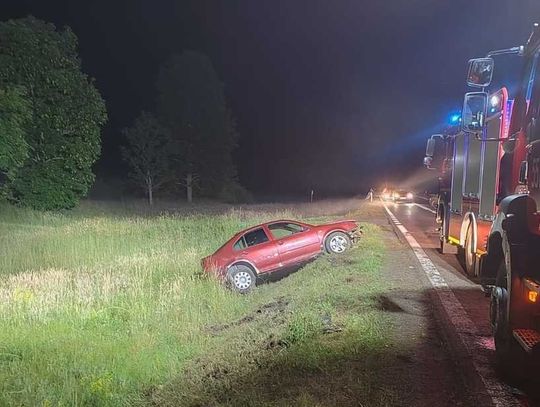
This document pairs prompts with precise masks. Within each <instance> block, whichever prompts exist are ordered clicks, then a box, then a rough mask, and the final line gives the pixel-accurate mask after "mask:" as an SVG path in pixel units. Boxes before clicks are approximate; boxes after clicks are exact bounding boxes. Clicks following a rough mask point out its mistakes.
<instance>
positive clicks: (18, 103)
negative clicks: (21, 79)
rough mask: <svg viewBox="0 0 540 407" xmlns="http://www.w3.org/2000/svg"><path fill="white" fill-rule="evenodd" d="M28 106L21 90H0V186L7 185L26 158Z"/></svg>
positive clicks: (29, 115) (29, 112) (29, 116)
mask: <svg viewBox="0 0 540 407" xmlns="http://www.w3.org/2000/svg"><path fill="white" fill-rule="evenodd" d="M30 118H31V110H30V105H29V103H28V101H27V99H26V98H25V95H24V91H23V89H21V88H6V89H0V186H1V187H2V191H0V192H3V193H5V192H6V191H5V188H4V186H6V185H9V182H10V181H12V180H13V178H14V177H15V174H16V172H17V170H18V169H19V168H20V167H21V166H22V165H23V164H24V161H25V160H26V158H27V157H28V144H27V143H26V140H25V129H26V126H27V123H28V121H29V120H30Z"/></svg>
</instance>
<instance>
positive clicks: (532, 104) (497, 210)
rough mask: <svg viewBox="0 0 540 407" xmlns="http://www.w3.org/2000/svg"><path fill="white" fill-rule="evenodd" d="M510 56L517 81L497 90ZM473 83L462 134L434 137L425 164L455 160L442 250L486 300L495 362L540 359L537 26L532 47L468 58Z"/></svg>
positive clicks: (442, 202) (442, 205) (441, 214)
mask: <svg viewBox="0 0 540 407" xmlns="http://www.w3.org/2000/svg"><path fill="white" fill-rule="evenodd" d="M508 55H513V56H514V57H513V58H515V60H517V61H519V62H518V63H519V64H520V65H521V74H520V76H519V77H518V78H513V79H512V80H510V81H508V82H507V83H508V84H509V85H508V88H507V87H500V88H495V89H491V87H493V86H491V87H490V85H491V83H492V81H493V72H494V70H495V65H496V61H498V60H499V58H508V57H506V56H508ZM467 85H468V86H470V87H473V88H476V89H475V91H474V92H468V93H466V94H465V98H464V103H463V110H462V116H461V126H460V130H459V131H458V132H456V133H455V134H452V135H443V136H440V137H439V136H433V137H432V138H431V139H430V140H428V145H427V148H426V158H425V161H424V163H425V164H426V165H427V166H428V167H430V166H432V165H433V163H434V162H437V161H439V162H444V161H445V160H446V161H447V162H449V163H451V165H450V167H451V169H450V168H448V170H447V177H448V178H449V179H450V186H449V187H450V188H449V191H442V193H441V194H440V198H439V207H438V211H437V219H438V221H439V222H440V225H441V227H440V231H441V232H440V235H441V248H442V249H443V251H447V250H448V249H449V248H451V247H452V246H454V247H457V248H458V249H459V251H460V252H461V253H462V259H463V262H464V268H465V270H466V272H467V274H468V275H469V276H471V278H473V279H477V280H478V281H479V282H480V284H481V285H482V287H483V288H484V289H485V292H486V294H487V295H489V296H490V299H491V300H490V319H491V325H492V329H493V335H494V339H495V347H496V354H497V358H498V360H499V362H502V363H507V362H510V363H511V362H512V359H513V358H514V356H515V355H516V351H518V349H519V348H520V347H521V348H522V349H524V350H525V351H526V352H528V353H530V354H533V355H535V356H536V357H538V354H540V213H539V212H538V211H537V202H538V201H539V200H540V28H539V26H538V24H535V26H534V29H533V32H532V34H531V36H530V37H529V39H528V41H527V43H526V45H524V46H519V47H513V48H509V49H502V50H496V51H491V52H489V53H488V54H487V55H486V56H485V57H483V58H476V59H472V60H470V61H469V66H468V74H467ZM509 88H511V91H512V93H513V95H512V96H511V97H510V96H509ZM437 143H439V144H440V145H442V146H444V148H440V147H439V148H437ZM441 154H442V161H441V158H440V157H441ZM519 345H520V346H519Z"/></svg>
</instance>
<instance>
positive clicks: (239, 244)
mask: <svg viewBox="0 0 540 407" xmlns="http://www.w3.org/2000/svg"><path fill="white" fill-rule="evenodd" d="M246 247H247V245H246V241H245V240H244V236H242V237H241V238H240V239H238V241H237V242H236V243H235V244H234V246H233V249H234V250H242V249H245V248H246Z"/></svg>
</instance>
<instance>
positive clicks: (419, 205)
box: [414, 203, 437, 213]
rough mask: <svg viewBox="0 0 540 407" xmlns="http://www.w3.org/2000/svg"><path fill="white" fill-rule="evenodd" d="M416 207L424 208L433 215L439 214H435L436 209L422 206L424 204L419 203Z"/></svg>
mask: <svg viewBox="0 0 540 407" xmlns="http://www.w3.org/2000/svg"><path fill="white" fill-rule="evenodd" d="M414 205H415V206H418V207H419V208H422V209H423V210H425V211H429V212H431V213H437V212H435V209H432V208H430V207H429V206H426V205H422V204H419V203H415V204H414Z"/></svg>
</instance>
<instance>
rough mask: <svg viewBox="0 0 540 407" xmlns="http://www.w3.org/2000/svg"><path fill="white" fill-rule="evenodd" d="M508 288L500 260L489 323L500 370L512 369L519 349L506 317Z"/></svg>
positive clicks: (492, 295) (504, 267)
mask: <svg viewBox="0 0 540 407" xmlns="http://www.w3.org/2000/svg"><path fill="white" fill-rule="evenodd" d="M507 304H508V290H507V276H506V266H505V264H504V262H502V263H501V264H500V266H499V270H498V271H497V281H496V286H495V287H494V288H493V290H492V291H491V303H490V314H491V325H492V329H493V337H494V339H495V356H496V359H497V364H498V366H499V368H501V371H506V372H509V371H512V370H514V369H513V365H514V364H515V363H516V356H517V353H518V351H519V349H518V344H517V343H516V341H515V340H514V339H513V337H512V332H511V329H510V326H509V324H508V317H507Z"/></svg>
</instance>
